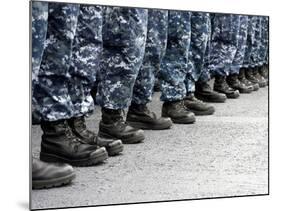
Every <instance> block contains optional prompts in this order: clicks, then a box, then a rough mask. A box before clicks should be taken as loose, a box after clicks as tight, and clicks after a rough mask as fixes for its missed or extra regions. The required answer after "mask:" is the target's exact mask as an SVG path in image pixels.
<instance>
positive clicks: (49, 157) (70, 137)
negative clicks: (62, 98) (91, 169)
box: [40, 120, 108, 166]
mask: <svg viewBox="0 0 281 211" xmlns="http://www.w3.org/2000/svg"><path fill="white" fill-rule="evenodd" d="M41 128H42V130H43V135H42V142H41V152H40V159H41V160H43V161H46V162H63V163H69V164H71V165H73V166H91V165H95V164H98V163H101V162H103V161H104V160H105V159H107V157H108V155H107V152H106V149H105V148H104V147H100V148H98V147H97V146H96V145H89V144H85V143H84V141H83V140H82V139H80V138H78V137H77V136H75V135H74V134H73V132H72V131H71V129H70V127H69V125H68V123H67V121H66V120H59V121H54V122H41Z"/></svg>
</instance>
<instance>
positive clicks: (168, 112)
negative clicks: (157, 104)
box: [162, 100, 195, 124]
mask: <svg viewBox="0 0 281 211" xmlns="http://www.w3.org/2000/svg"><path fill="white" fill-rule="evenodd" d="M162 117H170V118H171V119H172V121H173V122H174V123H178V124H192V123H194V122H195V115H194V113H192V112H191V111H189V110H188V109H187V108H186V107H185V106H184V102H183V100H180V101H171V102H164V103H163V106H162Z"/></svg>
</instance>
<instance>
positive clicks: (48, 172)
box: [32, 158, 75, 189]
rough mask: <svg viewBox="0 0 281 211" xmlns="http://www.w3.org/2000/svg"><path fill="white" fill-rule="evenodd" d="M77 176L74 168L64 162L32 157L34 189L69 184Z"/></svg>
mask: <svg viewBox="0 0 281 211" xmlns="http://www.w3.org/2000/svg"><path fill="white" fill-rule="evenodd" d="M74 178H75V173H74V170H73V168H72V167H71V166H70V165H68V164H63V163H45V162H43V161H40V160H38V159H36V158H32V189H42V188H52V187H58V186H62V185H66V184H69V183H70V182H71V181H72V180H73V179H74Z"/></svg>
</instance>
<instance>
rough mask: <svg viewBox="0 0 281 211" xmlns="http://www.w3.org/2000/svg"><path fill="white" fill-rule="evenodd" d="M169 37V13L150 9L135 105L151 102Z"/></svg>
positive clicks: (135, 90) (136, 84)
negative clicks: (156, 77) (156, 75)
mask: <svg viewBox="0 0 281 211" xmlns="http://www.w3.org/2000/svg"><path fill="white" fill-rule="evenodd" d="M167 35H168V11H165V10H156V9H149V10H148V23H147V38H146V45H145V54H144V58H143V62H142V65H141V68H140V70H139V74H138V76H137V79H136V81H135V85H134V90H133V98H132V103H134V104H147V103H148V102H150V101H151V98H152V93H153V87H154V82H155V74H156V73H157V72H159V68H160V63H161V61H162V58H163V56H164V53H165V50H166V46H167Z"/></svg>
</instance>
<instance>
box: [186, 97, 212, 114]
mask: <svg viewBox="0 0 281 211" xmlns="http://www.w3.org/2000/svg"><path fill="white" fill-rule="evenodd" d="M184 105H185V107H186V108H188V109H189V110H190V111H192V112H193V113H194V114H195V115H198V116H199V115H212V114H213V113H214V112H215V108H214V106H212V105H210V104H208V103H204V102H203V101H201V100H198V99H197V98H196V97H195V96H194V94H193V93H189V94H187V96H186V97H185V98H184Z"/></svg>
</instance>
